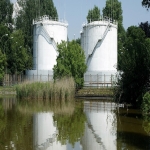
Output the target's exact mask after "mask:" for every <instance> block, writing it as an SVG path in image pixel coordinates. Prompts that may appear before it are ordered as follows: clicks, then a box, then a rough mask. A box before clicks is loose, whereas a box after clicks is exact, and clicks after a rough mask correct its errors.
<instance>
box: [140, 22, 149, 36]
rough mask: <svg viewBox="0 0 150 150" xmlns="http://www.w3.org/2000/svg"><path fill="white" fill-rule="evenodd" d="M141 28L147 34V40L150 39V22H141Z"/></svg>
mask: <svg viewBox="0 0 150 150" xmlns="http://www.w3.org/2000/svg"><path fill="white" fill-rule="evenodd" d="M139 27H140V28H141V29H142V30H143V31H144V32H145V35H146V38H150V24H149V23H148V21H146V22H141V23H140V24H139Z"/></svg>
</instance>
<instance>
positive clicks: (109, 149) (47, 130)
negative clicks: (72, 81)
mask: <svg viewBox="0 0 150 150" xmlns="http://www.w3.org/2000/svg"><path fill="white" fill-rule="evenodd" d="M118 110H119V111H118ZM149 124H150V119H149V117H147V116H146V117H144V119H143V117H142V115H141V112H140V111H139V110H134V109H129V110H128V111H127V109H126V108H119V109H117V108H116V105H115V103H112V102H109V101H108V102H107V101H105V102H104V101H95V102H94V101H82V102H81V101H79V102H76V103H74V104H71V105H70V104H68V103H65V104H63V105H62V104H61V105H60V104H58V105H57V106H56V105H52V103H51V104H50V103H41V102H38V103H37V102H36V103H32V102H23V103H22V102H18V101H17V100H16V99H15V98H1V99H0V135H1V136H0V149H1V150H5V149H7V150H12V149H13V150H124V149H125V150H126V149H128V150H132V149H133V150H147V149H150V136H149V135H150V125H149Z"/></svg>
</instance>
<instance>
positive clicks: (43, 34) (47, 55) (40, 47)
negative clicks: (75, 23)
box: [33, 16, 68, 70]
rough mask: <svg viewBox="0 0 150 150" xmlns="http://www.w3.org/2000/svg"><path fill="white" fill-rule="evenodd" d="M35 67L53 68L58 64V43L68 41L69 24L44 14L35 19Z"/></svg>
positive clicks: (37, 68) (42, 68) (38, 68)
mask: <svg viewBox="0 0 150 150" xmlns="http://www.w3.org/2000/svg"><path fill="white" fill-rule="evenodd" d="M33 25H34V31H33V34H34V37H33V69H34V70H52V69H53V67H54V65H55V64H56V58H57V43H58V44H59V43H61V41H62V40H63V41H67V27H68V24H67V23H66V22H63V21H61V22H60V21H55V20H51V19H50V18H49V17H48V16H42V17H40V18H38V19H37V20H33Z"/></svg>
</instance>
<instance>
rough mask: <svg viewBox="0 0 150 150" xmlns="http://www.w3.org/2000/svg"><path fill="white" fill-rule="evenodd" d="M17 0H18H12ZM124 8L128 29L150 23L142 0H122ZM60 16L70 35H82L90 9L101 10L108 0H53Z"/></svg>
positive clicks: (124, 22)
mask: <svg viewBox="0 0 150 150" xmlns="http://www.w3.org/2000/svg"><path fill="white" fill-rule="evenodd" d="M11 1H12V2H15V1H16V0H11ZM120 1H121V2H122V10H123V26H124V28H125V29H127V28H128V27H129V26H131V25H138V24H139V23H141V22H146V21H148V22H149V23H150V10H149V11H147V10H146V8H144V7H142V5H141V2H142V0H120ZM53 2H54V5H55V7H56V8H57V12H58V15H59V17H60V18H63V19H64V18H65V19H66V20H67V21H68V24H69V26H68V37H69V39H70V40H72V39H73V38H74V37H75V38H79V37H80V31H81V29H82V24H83V23H84V22H85V21H86V16H87V14H88V11H89V9H92V8H93V7H94V5H96V6H98V7H99V8H100V10H101V14H102V9H103V8H104V7H105V4H106V0H53Z"/></svg>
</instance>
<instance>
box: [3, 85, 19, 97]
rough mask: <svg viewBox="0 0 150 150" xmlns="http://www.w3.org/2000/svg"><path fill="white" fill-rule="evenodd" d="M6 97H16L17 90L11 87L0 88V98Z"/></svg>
mask: <svg viewBox="0 0 150 150" xmlns="http://www.w3.org/2000/svg"><path fill="white" fill-rule="evenodd" d="M4 95H16V90H15V88H14V87H10V86H9V87H8V86H0V96H4Z"/></svg>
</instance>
